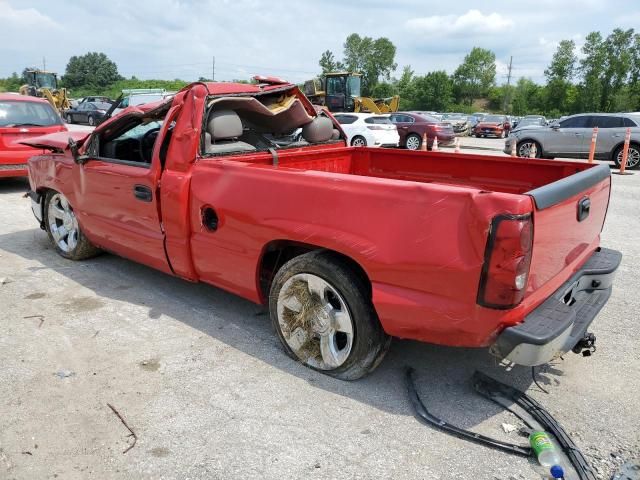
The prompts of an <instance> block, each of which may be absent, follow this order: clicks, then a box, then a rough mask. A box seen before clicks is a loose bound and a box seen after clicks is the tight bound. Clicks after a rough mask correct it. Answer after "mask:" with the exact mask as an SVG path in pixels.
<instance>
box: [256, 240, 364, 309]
mask: <svg viewBox="0 0 640 480" xmlns="http://www.w3.org/2000/svg"><path fill="white" fill-rule="evenodd" d="M319 250H322V251H324V252H327V253H330V254H331V255H333V256H335V257H336V258H338V259H339V260H341V261H342V262H344V263H345V264H346V265H347V266H348V267H349V268H350V269H351V270H352V271H353V272H354V273H355V274H356V275H358V276H359V277H360V278H361V279H362V280H363V281H364V283H365V285H366V286H367V295H368V297H369V299H371V297H372V286H371V279H370V278H369V275H368V274H367V272H366V270H365V269H364V268H363V267H362V265H360V263H358V262H357V261H356V260H355V259H353V258H352V257H350V256H349V255H347V254H345V253H342V252H338V251H337V250H333V249H329V248H325V247H322V246H319V245H313V244H309V243H303V242H297V241H294V240H284V239H280V240H272V241H271V242H269V243H267V244H266V245H265V246H264V247H263V248H262V252H261V254H260V260H259V261H258V268H257V272H256V281H257V285H258V294H259V295H260V300H261V302H262V303H263V304H266V303H267V302H268V299H269V290H270V288H271V283H272V282H273V278H274V277H275V275H276V273H277V272H278V270H279V269H280V268H281V267H282V265H284V264H285V263H286V262H288V261H289V260H291V259H293V258H295V257H298V256H300V255H304V254H305V253H309V252H313V251H319Z"/></svg>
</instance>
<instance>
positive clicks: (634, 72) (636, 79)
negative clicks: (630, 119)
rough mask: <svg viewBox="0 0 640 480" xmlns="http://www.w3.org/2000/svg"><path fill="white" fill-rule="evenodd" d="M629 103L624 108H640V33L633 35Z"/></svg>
mask: <svg viewBox="0 0 640 480" xmlns="http://www.w3.org/2000/svg"><path fill="white" fill-rule="evenodd" d="M628 95H629V96H628V105H627V106H626V108H624V110H627V109H628V110H629V111H634V112H637V111H639V110H640V33H636V34H635V35H634V36H633V46H632V47H631V71H630V72H629V89H628Z"/></svg>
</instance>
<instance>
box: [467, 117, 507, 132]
mask: <svg viewBox="0 0 640 480" xmlns="http://www.w3.org/2000/svg"><path fill="white" fill-rule="evenodd" d="M510 130H511V124H510V123H509V119H508V118H507V117H505V116H504V115H486V116H485V117H484V118H483V119H482V120H480V121H479V122H478V123H477V124H476V126H475V127H473V134H474V135H475V136H476V137H498V138H506V137H508V136H509V131H510Z"/></svg>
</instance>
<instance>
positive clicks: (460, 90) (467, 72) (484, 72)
mask: <svg viewBox="0 0 640 480" xmlns="http://www.w3.org/2000/svg"><path fill="white" fill-rule="evenodd" d="M495 80H496V56H495V54H494V53H493V52H492V51H490V50H486V49H484V48H479V47H474V48H473V49H472V50H471V52H469V54H468V55H466V56H465V57H464V61H463V62H462V64H461V65H460V66H459V67H458V68H457V69H456V71H455V72H454V74H453V84H454V91H455V93H456V100H457V101H458V102H463V103H467V104H469V105H471V103H473V100H475V99H476V98H481V97H483V96H485V95H487V93H488V92H489V88H491V86H493V84H494V83H495Z"/></svg>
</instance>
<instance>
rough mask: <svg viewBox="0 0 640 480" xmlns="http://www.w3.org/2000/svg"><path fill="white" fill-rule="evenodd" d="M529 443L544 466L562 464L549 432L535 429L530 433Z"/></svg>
mask: <svg viewBox="0 0 640 480" xmlns="http://www.w3.org/2000/svg"><path fill="white" fill-rule="evenodd" d="M529 443H530V444H531V448H532V449H533V453H535V455H536V457H537V458H538V462H539V463H540V465H542V466H543V467H553V466H554V465H560V462H561V459H560V456H559V455H558V451H557V450H556V447H555V446H554V445H553V441H552V440H551V437H549V435H548V434H547V432H541V431H533V432H531V435H529Z"/></svg>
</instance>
